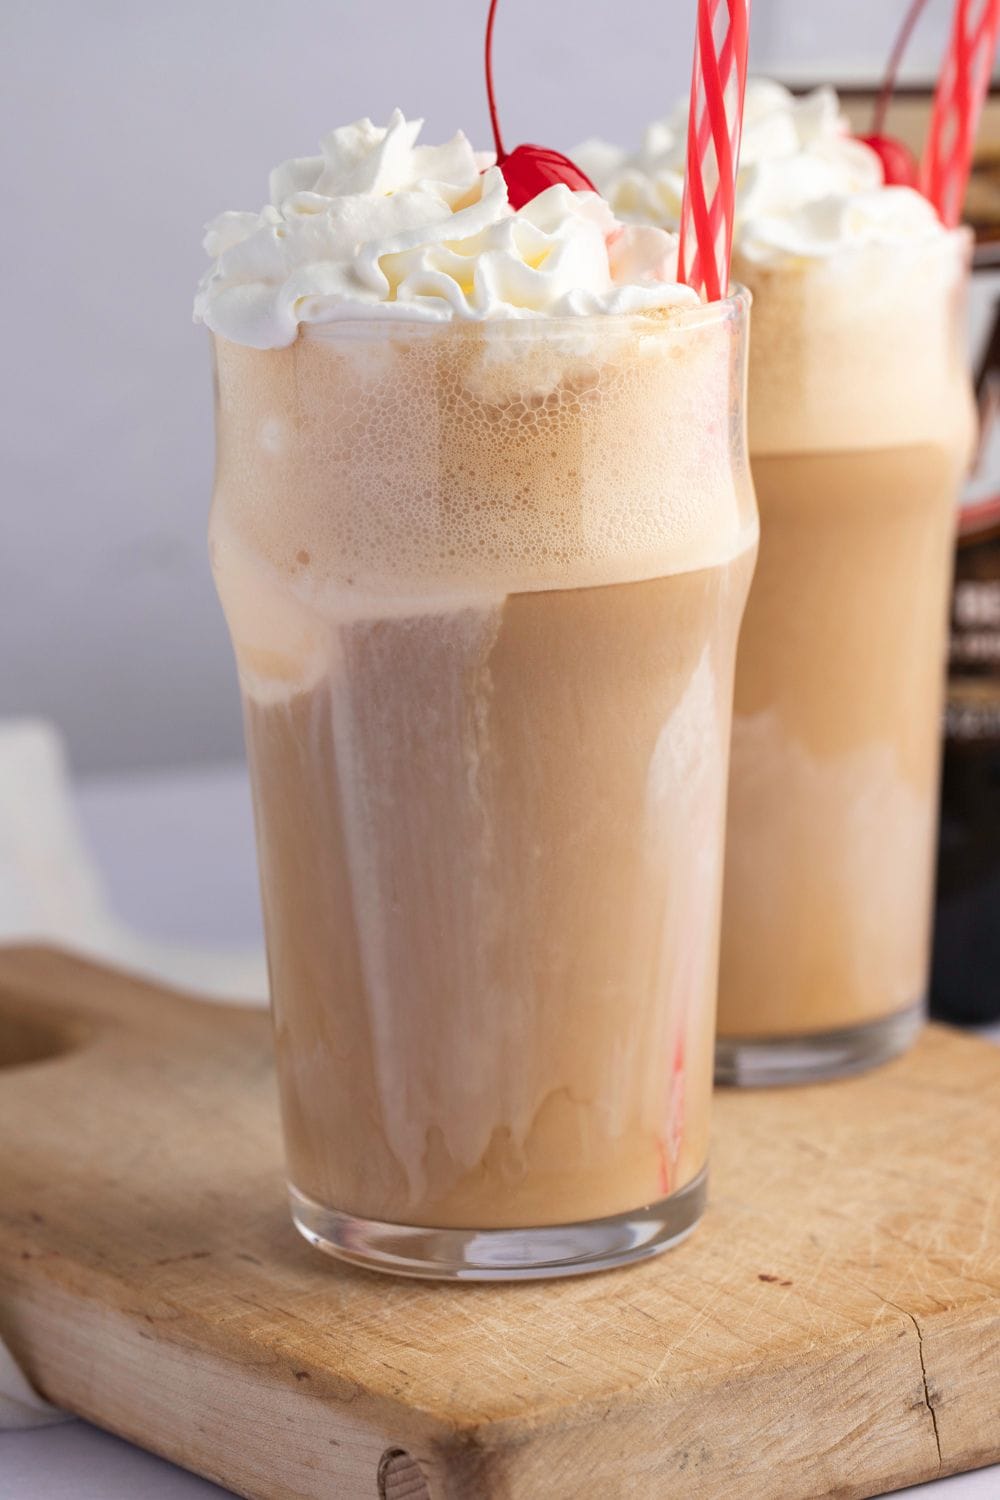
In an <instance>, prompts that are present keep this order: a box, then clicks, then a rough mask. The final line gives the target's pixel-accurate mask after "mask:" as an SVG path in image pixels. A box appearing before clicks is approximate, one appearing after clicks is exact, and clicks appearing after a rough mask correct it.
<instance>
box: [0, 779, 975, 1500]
mask: <svg viewBox="0 0 1000 1500" xmlns="http://www.w3.org/2000/svg"><path fill="white" fill-rule="evenodd" d="M77 797H78V808H79V813H80V816H81V819H82V822H83V828H84V833H85V836H86V839H87V841H88V843H89V845H90V848H91V850H92V852H93V853H94V855H95V856H96V860H97V863H98V866H99V867H100V870H101V873H102V875H103V877H104V880H105V884H106V886H107V889H108V892H109V894H110V897H111V901H112V904H113V906H114V908H115V913H116V915H117V916H118V917H120V918H122V919H123V920H124V921H125V922H126V923H128V924H129V926H131V927H132V928H134V929H137V930H138V931H139V932H141V933H142V934H143V935H144V936H146V937H148V938H150V939H154V940H156V941H158V942H160V943H178V944H185V945H197V944H203V945H206V946H209V947H214V948H217V949H218V948H224V947H227V946H228V947H232V948H233V949H234V950H236V949H240V950H245V949H247V948H248V947H251V946H253V945H255V944H258V943H259V942H260V917H259V913H258V908H257V879H256V869H255V864H254V852H253V831H252V826H251V815H250V801H249V793H248V789H247V783H246V775H245V772H244V770H243V769H242V767H237V766H224V767H218V768H210V769H207V770H192V771H186V772H174V773H169V774H166V773H158V774H154V775H142V776H132V777H128V778H121V779H116V780H101V781H90V782H84V783H83V784H81V785H80V786H79V787H78V788H77ZM226 1493H228V1491H224V1490H221V1489H219V1488H218V1487H217V1486H216V1485H213V1484H209V1483H208V1482H207V1481H205V1480H203V1479H198V1478H195V1476H194V1475H192V1474H188V1473H187V1472H185V1471H184V1470H182V1469H179V1468H177V1467H176V1466H175V1465H173V1464H169V1463H165V1462H164V1461H163V1460H162V1459H159V1458H154V1457H153V1456H152V1455H150V1454H148V1453H144V1452H143V1451H142V1450H141V1449H139V1448H136V1447H134V1446H133V1445H132V1444H130V1443H126V1442H122V1441H121V1440H120V1439H118V1438H114V1437H111V1436H110V1435H109V1434H108V1433H105V1432H101V1431H99V1430H98V1429H97V1428H95V1427H91V1426H90V1425H89V1424H87V1423H85V1422H79V1421H74V1422H69V1423H66V1424H65V1425H62V1426H57V1427H41V1428H35V1429H32V1430H29V1431H23V1432H4V1433H0V1500H208V1497H209V1496H211V1495H218V1496H221V1495H224V1494H226ZM905 1493H906V1494H907V1495H908V1496H909V1495H912V1496H920V1497H921V1500H924V1497H926V1500H1000V1466H997V1467H994V1468H991V1469H983V1470H978V1471H976V1472H973V1473H970V1474H963V1475H956V1476H953V1477H952V1478H949V1479H943V1480H937V1481H935V1482H933V1483H931V1484H925V1485H918V1486H915V1487H914V1488H912V1489H910V1490H907V1491H905ZM331 1500H336V1497H335V1496H333V1495H332V1494H331ZM470 1500H473V1497H471V1496H470ZM539 1500H541V1497H539ZM734 1500H740V1497H734Z"/></svg>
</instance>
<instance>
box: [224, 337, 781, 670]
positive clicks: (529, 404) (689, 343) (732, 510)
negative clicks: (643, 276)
mask: <svg viewBox="0 0 1000 1500" xmlns="http://www.w3.org/2000/svg"><path fill="white" fill-rule="evenodd" d="M536 329H537V325H532V331H531V332H528V331H527V330H526V328H525V326H524V325H518V326H517V327H515V326H513V325H507V328H506V329H505V330H504V334H503V336H502V337H499V338H498V337H497V334H496V332H493V333H491V334H490V335H485V334H484V333H483V332H482V330H478V329H471V328H469V327H468V326H465V327H460V326H455V325H452V326H450V327H448V328H446V329H443V330H442V329H438V330H435V331H434V332H433V333H431V334H430V335H428V334H427V333H426V332H424V331H422V330H419V329H409V330H406V331H396V332H393V333H387V332H386V331H385V330H384V329H383V328H379V329H372V328H371V327H369V328H367V329H365V330H359V329H358V328H357V326H354V327H352V328H350V329H347V330H343V329H342V330H341V332H340V333H339V334H338V335H337V336H330V334H326V335H325V336H318V335H313V336H310V337H306V338H300V339H299V340H297V341H296V343H295V344H294V345H292V346H291V347H290V348H289V349H283V350H268V351H258V350H254V349H250V348H246V347H243V346H239V345H235V344H231V343H229V342H227V341H226V340H222V339H218V340H217V359H218V371H219V392H220V397H219V424H218V425H219V465H218V477H217V486H216V498H215V509H214V515H213V540H214V546H215V550H216V554H217V556H218V557H219V558H220V559H221V560H222V564H223V566H224V567H225V568H226V569H227V578H228V581H229V584H230V585H231V586H232V585H233V583H234V582H235V580H236V578H237V577H238V576H239V575H240V572H241V570H242V566H243V565H242V563H241V561H240V559H241V558H242V559H245V560H246V562H247V563H248V564H251V563H252V573H251V572H248V573H247V589H248V592H249V593H250V594H251V595H252V596H256V598H258V599H259V598H260V587H261V582H260V571H261V569H262V568H263V569H265V570H266V571H267V572H268V573H269V574H270V576H271V579H272V582H273V584H274V585H275V586H277V587H280V589H281V590H282V591H283V592H284V593H286V594H287V596H288V599H289V602H290V601H292V600H295V601H297V604H298V606H299V607H301V608H302V609H304V610H305V611H306V612H307V615H308V617H309V619H312V618H313V617H315V616H319V617H321V618H326V619H327V620H330V621H332V620H334V619H343V618H347V617H351V616H359V617H363V616H365V615H369V614H370V615H375V616H378V615H382V614H387V613H388V614H391V613H399V612H404V611H406V610H410V611H425V610H427V609H430V608H438V607H444V608H448V609H451V608H455V607H459V605H468V604H469V603H474V602H483V601H487V600H495V599H498V598H502V597H504V595H506V594H507V593H512V592H523V591H530V590H543V589H561V588H575V587H582V586H586V585H595V584H608V583H617V582H625V581H630V580H634V579H641V578H651V577H659V576H664V575H666V574H669V573H676V572H684V571H689V570H693V569H697V568H703V567H708V566H713V565H718V564H721V563H722V562H725V561H727V560H728V559H730V558H731V557H733V556H735V555H736V554H737V553H739V552H740V551H742V550H743V549H744V548H745V547H747V546H749V545H752V543H753V541H754V540H755V536H756V516H755V510H754V505H753V498H752V492H751V490H750V486H749V479H748V477H747V475H746V473H745V470H744V468H743V466H742V463H741V462H740V454H739V448H740V440H739V439H740V426H739V422H740V403H741V398H742V328H741V325H740V323H739V321H738V320H737V319H735V318H734V317H733V315H732V311H731V309H727V310H723V311H722V312H714V313H706V314H705V316H704V318H703V319H702V320H701V321H700V323H699V325H698V326H697V327H692V326H691V324H690V322H688V323H687V324H685V323H684V322H683V321H682V320H677V321H674V322H672V321H671V320H670V319H669V318H667V319H652V318H643V319H629V320H614V319H601V320H600V324H599V326H595V324H591V323H588V324H584V323H578V322H573V321H571V322H569V323H568V324H551V325H549V326H548V328H545V329H541V330H537V331H536ZM734 450H735V452H736V461H735V463H734V457H733V453H734ZM303 555H307V556H308V558H309V565H308V567H305V566H303V565H302V564H301V561H300V558H301V556H303ZM228 609H229V606H228V605H227V610H228ZM242 613H243V615H245V617H246V618H247V619H252V617H253V614H254V606H253V603H252V600H251V602H250V603H248V607H247V609H246V610H245V611H243V612H242ZM286 614H287V610H286ZM298 629H299V626H298V624H296V626H295V627H294V629H293V630H292V631H291V634H293V635H295V633H296V632H297V631H298ZM303 629H305V627H304V626H303ZM286 634H288V632H286ZM302 639H303V644H305V642H306V641H307V640H308V639H311V637H310V634H309V631H308V630H305V634H304V636H303V637H302Z"/></svg>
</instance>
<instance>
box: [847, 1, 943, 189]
mask: <svg viewBox="0 0 1000 1500" xmlns="http://www.w3.org/2000/svg"><path fill="white" fill-rule="evenodd" d="M926 3H927V0H913V3H912V4H911V5H910V8H909V10H908V11H907V12H906V15H905V17H904V19H903V24H902V26H901V27H900V29H899V35H898V36H897V38H896V41H895V44H894V46H893V49H892V53H891V55H890V57H889V62H888V65H887V67H886V70H885V82H884V83H883V84H882V88H881V91H880V92H879V96H878V102H877V104H876V105H875V118H874V120H873V121H872V134H871V135H863V136H860V137H859V139H860V140H862V141H863V142H864V144H865V145H866V146H868V147H870V148H871V150H872V151H874V152H875V155H876V156H877V157H878V159H879V161H880V162H881V163H882V176H883V177H884V179H885V182H886V186H887V187H911V188H918V187H919V185H920V168H919V166H918V165H917V158H916V157H915V156H914V154H913V152H912V151H911V150H910V148H909V146H907V145H904V143H903V142H902V141H899V140H897V139H896V137H895V136H892V135H886V134H885V129H884V127H885V117H886V115H887V114H888V112H889V104H890V101H891V99H892V96H893V92H894V90H895V88H896V74H897V73H898V72H899V65H900V63H901V62H902V59H903V53H904V52H905V51H906V44H907V42H908V41H909V40H910V35H911V33H912V31H913V28H914V26H915V25H916V24H917V21H918V19H919V17H920V12H921V11H922V10H923V8H924V6H925V5H926Z"/></svg>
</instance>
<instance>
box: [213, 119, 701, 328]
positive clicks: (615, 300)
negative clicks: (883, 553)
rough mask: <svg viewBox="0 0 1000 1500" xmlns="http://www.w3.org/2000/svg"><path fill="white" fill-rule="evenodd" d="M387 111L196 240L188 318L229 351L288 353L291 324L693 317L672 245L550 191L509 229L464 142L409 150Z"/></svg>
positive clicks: (485, 171) (598, 201) (662, 235)
mask: <svg viewBox="0 0 1000 1500" xmlns="http://www.w3.org/2000/svg"><path fill="white" fill-rule="evenodd" d="M422 123H423V122H422V121H420V120H406V119H404V118H403V116H402V115H401V114H400V113H399V111H398V110H397V111H395V113H394V114H393V115H392V117H391V119H390V120H389V123H388V125H386V126H384V127H382V126H376V125H373V124H372V122H371V121H370V120H359V121H358V122H357V123H355V124H353V125H347V126H344V127H342V128H340V129H338V130H333V131H331V132H330V134H329V135H327V136H326V137H325V138H324V140H323V141H322V143H321V150H322V154H321V155H319V156H309V157H301V158H297V159H295V160H293V161H289V162H285V164H284V165H283V166H280V167H278V168H277V169H276V170H275V171H274V172H272V173H271V180H270V199H271V201H270V203H268V204H267V205H266V207H264V208H263V209H262V210H261V212H260V213H224V214H222V215H220V216H219V217H218V218H217V219H214V220H213V221H212V222H211V223H210V224H209V225H208V228H207V233H206V236H205V249H206V250H207V252H208V254H209V255H210V256H211V257H212V261H213V264H212V265H211V267H210V268H209V270H208V271H207V272H206V274H205V276H204V277H203V278H202V281H201V284H200V286H199V288H198V295H197V297H196V299H195V318H196V319H197V320H198V321H201V322H204V323H206V324H207V325H208V327H209V328H211V329H212V330H213V331H214V332H216V333H219V334H222V335H223V336H224V337H226V338H228V339H230V340H232V341H233V342H235V343H240V344H246V345H250V346H252V347H254V348H258V349H272V348H282V347H285V346H287V345H288V344H291V343H292V342H293V341H294V340H295V338H296V336H297V334H298V331H299V327H300V325H302V324H308V323H326V322H332V321H335V320H338V319H348V318H371V317H373V316H374V317H395V318H404V319H411V320H413V319H423V320H438V321H440V320H446V319H449V318H463V319H488V318H498V317H505V318H510V317H514V318H524V317H532V316H540V315H544V316H548V317H562V316H566V315H574V316H575V315H578V314H589V313H634V312H646V311H651V310H655V309H661V308H666V307H670V306H673V305H675V304H688V305H691V304H694V303H696V302H697V298H696V295H695V293H694V292H693V291H692V290H691V289H690V288H689V287H686V286H683V285H680V284H678V281H677V240H676V237H675V235H673V234H672V233H667V232H665V230H664V229H663V228H662V227H656V228H654V227H651V226H648V225H644V226H638V225H624V224H621V223H619V221H618V220H617V219H616V217H615V215H614V214H613V213H612V211H611V209H610V208H609V206H608V204H607V203H606V202H605V201H604V199H603V198H600V197H599V196H598V195H597V194H596V193H590V192H572V191H571V190H570V189H569V188H568V187H565V186H563V185H557V186H555V187H551V188H549V189H548V190H547V191H546V192H544V193H541V194H540V195H539V196H538V197H537V198H535V199H534V200H533V201H532V202H531V203H529V204H527V205H526V206H525V207H524V208H522V209H521V210H520V211H519V212H517V213H515V212H514V210H513V209H512V208H511V206H510V204H509V202H508V200H507V187H506V184H505V182H504V179H503V175H502V173H501V172H500V171H499V169H498V168H497V167H496V166H495V165H492V163H493V157H492V156H488V155H482V154H477V153H476V152H475V151H473V149H472V146H471V145H470V144H469V142H468V140H467V139H466V138H465V136H464V135H462V134H461V133H459V134H458V135H456V136H455V137H454V139H453V140H451V141H449V142H448V143H447V144H446V145H443V146H420V145H418V144H417V137H418V135H419V133H420V128H421V125H422Z"/></svg>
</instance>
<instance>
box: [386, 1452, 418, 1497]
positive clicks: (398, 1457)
mask: <svg viewBox="0 0 1000 1500" xmlns="http://www.w3.org/2000/svg"><path fill="white" fill-rule="evenodd" d="M377 1477H378V1500H430V1496H431V1492H430V1490H429V1489H428V1488H427V1480H426V1479H425V1478H424V1476H423V1474H422V1473H421V1471H420V1465H419V1464H418V1463H417V1461H416V1459H415V1458H413V1457H411V1455H410V1454H409V1453H407V1451H406V1449H405V1448H387V1449H386V1450H385V1452H384V1453H383V1454H382V1457H381V1459H380V1460H379V1466H378V1476H377Z"/></svg>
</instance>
